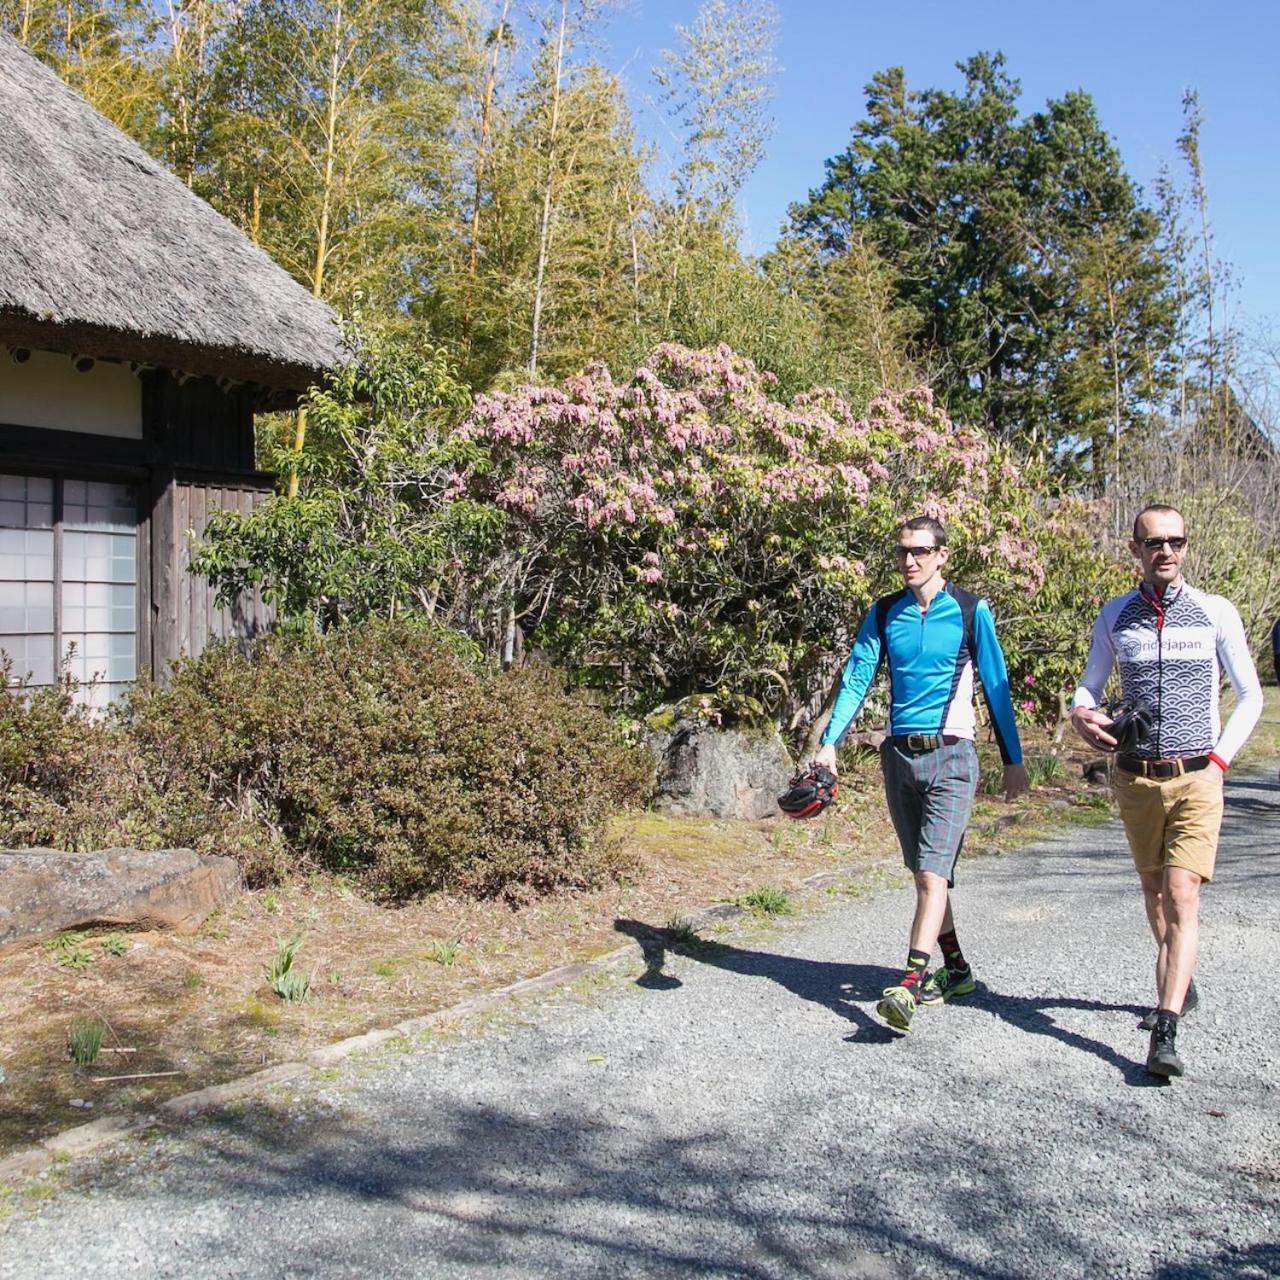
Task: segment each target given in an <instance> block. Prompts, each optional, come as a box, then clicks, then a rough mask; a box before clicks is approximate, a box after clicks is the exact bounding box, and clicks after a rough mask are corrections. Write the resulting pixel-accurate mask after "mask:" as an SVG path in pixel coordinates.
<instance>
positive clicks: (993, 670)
mask: <svg viewBox="0 0 1280 1280" xmlns="http://www.w3.org/2000/svg"><path fill="white" fill-rule="evenodd" d="M973 643H974V645H975V646H976V647H977V650H978V651H977V653H975V654H974V655H973V656H974V661H975V664H976V665H977V668H978V678H979V679H980V680H981V681H982V692H983V695H984V696H985V697H986V700H987V709H988V710H989V711H990V712H991V724H992V727H993V728H994V729H995V731H996V745H997V746H998V747H999V748H1000V759H1001V760H1003V761H1004V798H1005V799H1006V800H1015V799H1017V797H1018V796H1020V795H1021V794H1022V793H1023V792H1024V791H1025V790H1026V789H1027V787H1028V786H1029V785H1030V783H1029V781H1028V779H1027V771H1026V768H1025V767H1024V766H1023V763H1022V741H1021V739H1020V738H1019V737H1018V724H1017V721H1016V720H1015V718H1014V714H1013V695H1012V693H1010V691H1009V668H1008V667H1007V666H1006V664H1005V660H1004V650H1003V649H1001V648H1000V641H999V640H998V639H997V638H996V623H995V619H994V618H993V617H992V616H991V606H990V605H988V604H987V602H986V601H985V600H979V601H978V604H977V607H976V608H975V609H974V611H973Z"/></svg>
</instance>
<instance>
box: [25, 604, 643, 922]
mask: <svg viewBox="0 0 1280 1280" xmlns="http://www.w3.org/2000/svg"><path fill="white" fill-rule="evenodd" d="M73 694H74V689H73V688H72V687H71V686H70V685H67V686H65V687H63V688H61V689H59V690H56V691H31V692H29V693H24V692H23V691H11V692H6V693H5V694H4V695H3V697H2V698H0V753H2V754H0V840H3V841H4V842H5V843H8V844H16V843H23V844H49V845H52V846H54V847H59V848H72V849H83V848H91V847H101V846H103V845H108V844H117V843H127V844H131V845H134V846H137V847H142V848H156V847H161V846H186V847H190V848H195V849H198V850H201V851H208V852H227V853H232V854H233V855H235V856H236V857H238V858H239V859H240V861H241V863H242V865H243V867H244V870H245V874H246V877H247V878H248V880H249V881H250V883H259V884H261V883H266V882H270V881H272V880H275V879H279V878H281V877H283V876H285V875H287V874H288V873H289V871H290V870H292V869H294V868H297V867H298V866H299V865H300V864H305V865H307V866H311V867H314V866H320V867H323V868H326V869H329V870H332V871H341V872H344V873H347V874H351V875H354V876H355V877H357V878H358V879H359V880H360V881H361V883H362V884H363V885H364V886H365V888H366V889H367V890H369V891H371V892H373V893H375V894H377V895H379V896H383V897H388V898H403V897H407V896H411V895H413V894H417V893H421V892H424V891H427V890H431V889H436V888H442V887H448V888H451V889H457V890H462V891H469V892H473V893H478V894H485V895H503V896H507V897H515V898H520V897H527V896H531V895H535V894H538V893H542V892H547V891H550V890H555V889H561V888H574V887H586V886H590V885H595V884H599V883H601V882H603V881H604V880H605V879H607V878H608V877H610V876H613V875H616V874H618V873H620V872H621V871H623V870H625V869H626V867H625V866H624V865H623V861H622V857H621V854H620V852H619V851H618V850H617V849H615V848H612V847H610V846H609V844H608V843H607V841H606V840H605V839H604V827H605V821H606V819H607V817H608V816H609V814H610V813H611V812H613V811H614V810H615V809H617V808H618V807H620V806H625V805H627V804H632V803H636V802H639V801H642V800H643V799H644V798H645V795H646V793H647V789H648V785H649V780H650V777H651V773H652V761H651V760H650V759H649V757H648V755H647V753H644V752H641V751H638V750H636V749H635V748H633V747H629V746H627V745H626V744H625V743H624V742H623V741H622V739H621V736H620V734H619V733H618V731H617V730H616V729H615V727H614V725H613V724H612V723H611V722H610V721H609V720H608V719H607V718H606V717H605V716H604V715H603V713H601V712H600V711H599V710H597V709H595V708H594V707H591V706H589V705H588V704H587V703H586V702H584V701H582V700H580V699H578V698H576V697H570V696H568V695H566V694H565V693H564V692H563V688H562V684H561V682H560V680H559V678H558V677H557V676H556V674H555V673H554V672H553V671H551V670H550V669H547V668H525V669H522V670H513V671H508V672H499V671H497V670H496V669H495V668H492V667H490V666H488V665H485V664H477V663H475V662H474V661H469V660H468V658H467V656H466V652H465V650H464V649H462V648H460V647H459V646H458V645H456V644H453V643H451V642H450V641H449V640H448V639H447V638H443V637H439V636H437V635H436V634H434V633H433V632H432V631H431V630H429V629H425V628H421V627H413V626H407V625H404V624H393V623H366V624H362V625H359V626H353V627H349V628H342V629H338V630H335V631H332V632H329V633H326V634H324V635H314V634H303V635H298V634H277V635H273V636H270V637H267V638H265V639H263V640H261V641H259V642H258V643H257V644H256V645H255V646H254V647H253V649H252V650H251V652H249V653H247V654H246V653H242V652H240V651H239V650H238V649H237V648H236V647H235V646H234V645H230V644H224V645H215V646H212V647H211V648H209V649H207V650H206V651H205V652H204V653H203V654H202V655H201V656H200V657H199V658H196V659H192V660H189V661H187V662H184V663H182V664H181V665H180V666H179V667H178V668H177V669H176V670H175V671H174V673H173V676H172V679H171V681H170V683H169V687H168V688H165V689H161V688H158V687H157V686H155V685H149V684H139V685H138V686H136V687H135V689H134V690H133V691H132V692H131V694H130V695H129V697H128V698H127V699H126V701H125V703H124V704H123V706H122V707H121V708H120V709H119V710H118V712H117V714H116V715H115V716H114V717H113V719H112V720H110V721H109V722H101V721H95V720H93V719H91V718H90V717H89V716H88V715H87V714H85V713H84V712H83V711H81V710H79V709H78V708H77V707H76V706H75V703H74V698H73Z"/></svg>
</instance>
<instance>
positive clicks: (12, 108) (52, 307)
mask: <svg viewBox="0 0 1280 1280" xmlns="http://www.w3.org/2000/svg"><path fill="white" fill-rule="evenodd" d="M0 120H3V121H4V126H3V128H0V343H6V344H9V345H15V344H17V345H21V346H24V347H34V348H43V349H48V350H57V351H75V352H79V353H83V354H84V355H88V356H93V357H96V358H98V359H104V358H112V359H120V360H128V361H132V362H137V363H141V364H148V365H163V366H164V367H166V368H169V369H173V370H178V371H182V372H184V373H192V374H205V375H211V376H215V377H230V378H234V379H236V380H238V381H243V382H254V383H258V384H260V385H262V386H263V387H266V388H270V389H272V390H274V391H277V392H280V391H297V390H301V389H302V388H305V387H306V386H307V385H308V384H309V383H310V382H312V381H314V380H315V377H316V374H317V373H318V372H319V371H320V370H323V369H326V368H329V367H332V366H333V365H334V364H336V363H337V362H338V361H339V358H340V353H341V341H340V336H339V333H338V329H337V326H336V324H335V321H334V316H333V313H332V312H331V311H330V309H329V308H328V306H326V305H325V304H324V303H323V302H320V301H319V300H317V299H316V298H313V297H312V296H311V294H310V293H308V292H307V290H306V289H304V288H303V287H302V286H301V285H299V284H298V283H297V281H295V280H294V279H293V278H292V277H291V276H289V275H288V273H287V272H285V271H284V270H282V269H281V268H280V267H279V266H278V265H277V264H276V263H275V262H273V261H272V260H271V259H270V258H269V257H268V256H267V254H266V253H264V252H263V251H262V250H261V249H259V248H258V247H256V246H255V245H253V244H252V243H250V241H249V240H248V239H247V238H246V237H245V236H244V235H243V234H242V233H241V232H240V231H239V229H238V228H236V227H235V226H233V225H232V224H231V223H230V222H228V221H227V220H226V219H225V218H223V217H222V216H221V215H220V214H218V213H216V212H215V211H214V210H213V209H212V208H210V206H209V205H207V204H206V203H205V202H204V201H203V200H201V199H200V198H199V197H198V196H196V195H194V194H193V193H192V192H191V191H190V190H188V189H187V187H186V186H184V185H183V183H182V182H181V181H179V179H178V178H177V177H175V176H174V175H173V174H172V173H170V172H168V170H166V169H165V168H164V167H163V166H162V165H160V164H159V163H157V162H156V161H155V160H154V159H152V157H151V156H150V155H148V154H147V153H146V152H145V151H144V150H143V149H142V148H141V147H140V146H138V144H137V143H136V142H134V141H133V140H132V139H131V138H129V137H128V136H127V135H125V134H124V133H122V132H121V131H120V130H119V129H117V128H116V127H115V126H114V125H112V124H111V123H110V122H109V121H107V120H105V119H104V118H103V117H102V116H100V115H99V114H98V113H97V112H96V111H94V109H93V108H92V107H91V106H90V105H89V104H88V103H87V102H86V101H85V100H84V99H83V98H82V97H80V95H79V94H77V93H76V92H75V91H74V90H73V89H71V88H70V87H69V86H68V85H66V84H64V83H63V82H62V81H61V80H60V79H59V78H58V77H57V76H56V75H55V74H54V73H53V72H52V71H51V70H49V69H48V68H47V67H46V66H44V65H43V64H42V63H40V62H39V61H38V60H37V59H35V58H34V57H32V56H31V55H30V54H29V53H27V52H26V50H25V49H23V48H22V47H21V46H20V45H18V44H17V43H16V42H15V41H14V40H12V39H11V38H10V37H9V36H7V35H4V34H2V33H0Z"/></svg>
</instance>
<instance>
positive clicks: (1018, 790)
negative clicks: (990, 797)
mask: <svg viewBox="0 0 1280 1280" xmlns="http://www.w3.org/2000/svg"><path fill="white" fill-rule="evenodd" d="M1003 785H1004V798H1005V803H1006V804H1007V803H1008V802H1009V801H1011V800H1016V799H1017V798H1018V797H1019V796H1020V795H1022V793H1023V792H1024V791H1026V789H1027V788H1028V787H1029V786H1030V785H1031V779H1030V778H1028V777H1027V767H1026V765H1022V764H1007V765H1005V767H1004V784H1003Z"/></svg>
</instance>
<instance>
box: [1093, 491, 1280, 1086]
mask: <svg viewBox="0 0 1280 1280" xmlns="http://www.w3.org/2000/svg"><path fill="white" fill-rule="evenodd" d="M1129 549H1130V551H1132V553H1133V555H1134V556H1135V557H1136V559H1137V561H1138V563H1139V565H1140V566H1141V569H1142V581H1141V582H1140V583H1139V584H1138V586H1137V588H1136V590H1133V591H1127V592H1125V594H1124V595H1122V596H1116V597H1115V598H1114V599H1112V600H1108V601H1107V603H1106V604H1104V605H1103V606H1102V612H1101V613H1100V614H1099V615H1098V620H1097V622H1096V623H1095V624H1094V628H1093V637H1092V639H1091V641H1090V644H1089V657H1088V659H1087V661H1086V663H1085V669H1084V675H1083V677H1082V678H1081V680H1080V685H1079V687H1078V688H1077V689H1076V692H1075V697H1074V698H1073V699H1072V708H1071V722H1072V724H1073V725H1074V726H1075V729H1076V732H1077V733H1079V735H1080V736H1081V737H1082V738H1083V739H1084V740H1085V741H1086V742H1087V743H1089V745H1090V746H1093V747H1097V748H1098V749H1099V750H1103V751H1115V749H1116V747H1117V745H1118V744H1117V742H1116V739H1115V738H1114V737H1112V735H1111V734H1110V733H1108V732H1107V727H1108V726H1109V725H1110V724H1111V723H1112V721H1111V717H1110V716H1108V715H1107V714H1106V713H1105V712H1103V711H1101V710H1100V709H1099V703H1100V702H1101V701H1102V691H1103V689H1104V687H1105V686H1106V683H1107V681H1108V680H1109V679H1110V678H1111V673H1112V671H1113V670H1114V669H1115V668H1116V667H1117V666H1118V667H1119V669H1120V692H1121V693H1122V695H1123V697H1124V701H1125V702H1126V703H1127V704H1129V705H1130V706H1131V707H1132V706H1136V705H1138V704H1139V703H1142V704H1145V705H1146V707H1147V709H1148V710H1149V712H1150V723H1149V727H1148V728H1147V729H1146V731H1145V732H1144V733H1143V734H1142V735H1141V736H1140V737H1139V739H1138V741H1137V742H1136V743H1135V744H1134V746H1133V748H1132V750H1127V751H1124V752H1121V753H1119V754H1117V755H1116V768H1115V775H1114V780H1113V786H1114V789H1115V796H1116V802H1117V804H1118V805H1119V808H1120V817H1121V820H1122V821H1123V822H1124V830H1125V835H1126V836H1127V838H1128V841H1129V849H1130V852H1131V853H1132V854H1133V863H1134V867H1135V869H1136V870H1137V872H1138V877H1139V879H1140V880H1141V882H1142V893H1143V898H1144V901H1145V905H1146V910H1147V923H1148V924H1149V925H1150V927H1151V933H1152V936H1153V937H1154V938H1155V943H1156V1007H1155V1009H1153V1010H1152V1011H1151V1012H1150V1013H1149V1014H1148V1015H1147V1016H1146V1017H1145V1018H1144V1019H1143V1020H1142V1024H1141V1025H1143V1026H1144V1027H1149V1028H1150V1030H1151V1039H1150V1043H1149V1045H1148V1048H1147V1070H1148V1071H1149V1072H1150V1073H1151V1074H1152V1075H1155V1076H1164V1077H1166V1078H1167V1077H1169V1076H1180V1075H1182V1072H1183V1066H1182V1059H1181V1058H1180V1057H1179V1056H1178V1051H1177V1033H1178V1019H1179V1017H1180V1016H1181V1015H1182V1014H1186V1013H1190V1012H1191V1010H1192V1009H1194V1008H1195V1007H1196V1006H1197V1005H1198V1004H1199V996H1198V994H1197V992H1196V989H1195V984H1194V983H1193V982H1192V980H1191V975H1192V973H1193V972H1194V970H1195V963H1196V955H1197V952H1198V949H1199V945H1200V886H1201V885H1202V884H1204V882H1205V881H1207V880H1210V879H1212V877H1213V869H1214V863H1215V861H1216V859H1217V855H1218V829H1219V827H1220V826H1221V824H1222V799H1223V797H1222V780H1223V776H1224V775H1225V774H1226V771H1227V767H1228V766H1229V765H1230V763H1231V759H1232V757H1233V756H1234V755H1235V753H1236V752H1237V751H1239V750H1240V748H1241V747H1242V746H1243V745H1244V741H1245V739H1246V738H1247V737H1248V736H1249V734H1250V733H1251V732H1252V731H1253V726H1254V725H1255V724H1256V723H1257V721H1258V716H1259V715H1260V714H1261V712H1262V686H1261V684H1259V683H1258V673H1257V671H1256V669H1255V668H1254V665H1253V657H1252V656H1251V655H1250V653H1249V642H1248V639H1247V638H1246V636H1245V631H1244V624H1243V623H1242V622H1241V621H1240V615H1239V613H1237V612H1236V609H1235V606H1234V605H1232V604H1231V603H1230V602H1229V601H1227V600H1225V599H1223V597H1222V596H1215V595H1210V594H1209V593H1208V592H1206V591H1199V590H1197V589H1196V588H1195V587H1193V586H1191V585H1190V583H1188V582H1187V581H1186V580H1185V579H1184V578H1183V576H1182V565H1183V561H1184V560H1185V559H1186V555H1187V528H1186V523H1185V521H1184V520H1183V518H1182V513H1181V512H1180V511H1178V510H1177V509H1176V508H1175V507H1170V506H1165V505H1163V504H1157V505H1153V506H1149V507H1145V508H1144V509H1143V510H1142V511H1140V512H1138V516H1137V518H1136V519H1135V520H1134V522H1133V539H1132V541H1130V543H1129ZM1224 674H1225V675H1226V677H1227V679H1228V680H1230V681H1231V687H1232V689H1234V690H1235V695H1236V707H1235V710H1234V711H1233V712H1232V713H1231V716H1230V718H1229V719H1228V720H1227V723H1226V725H1225V726H1224V725H1223V724H1222V723H1221V718H1220V717H1219V715H1218V691H1219V688H1220V686H1221V683H1222V677H1223V675H1224Z"/></svg>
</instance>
